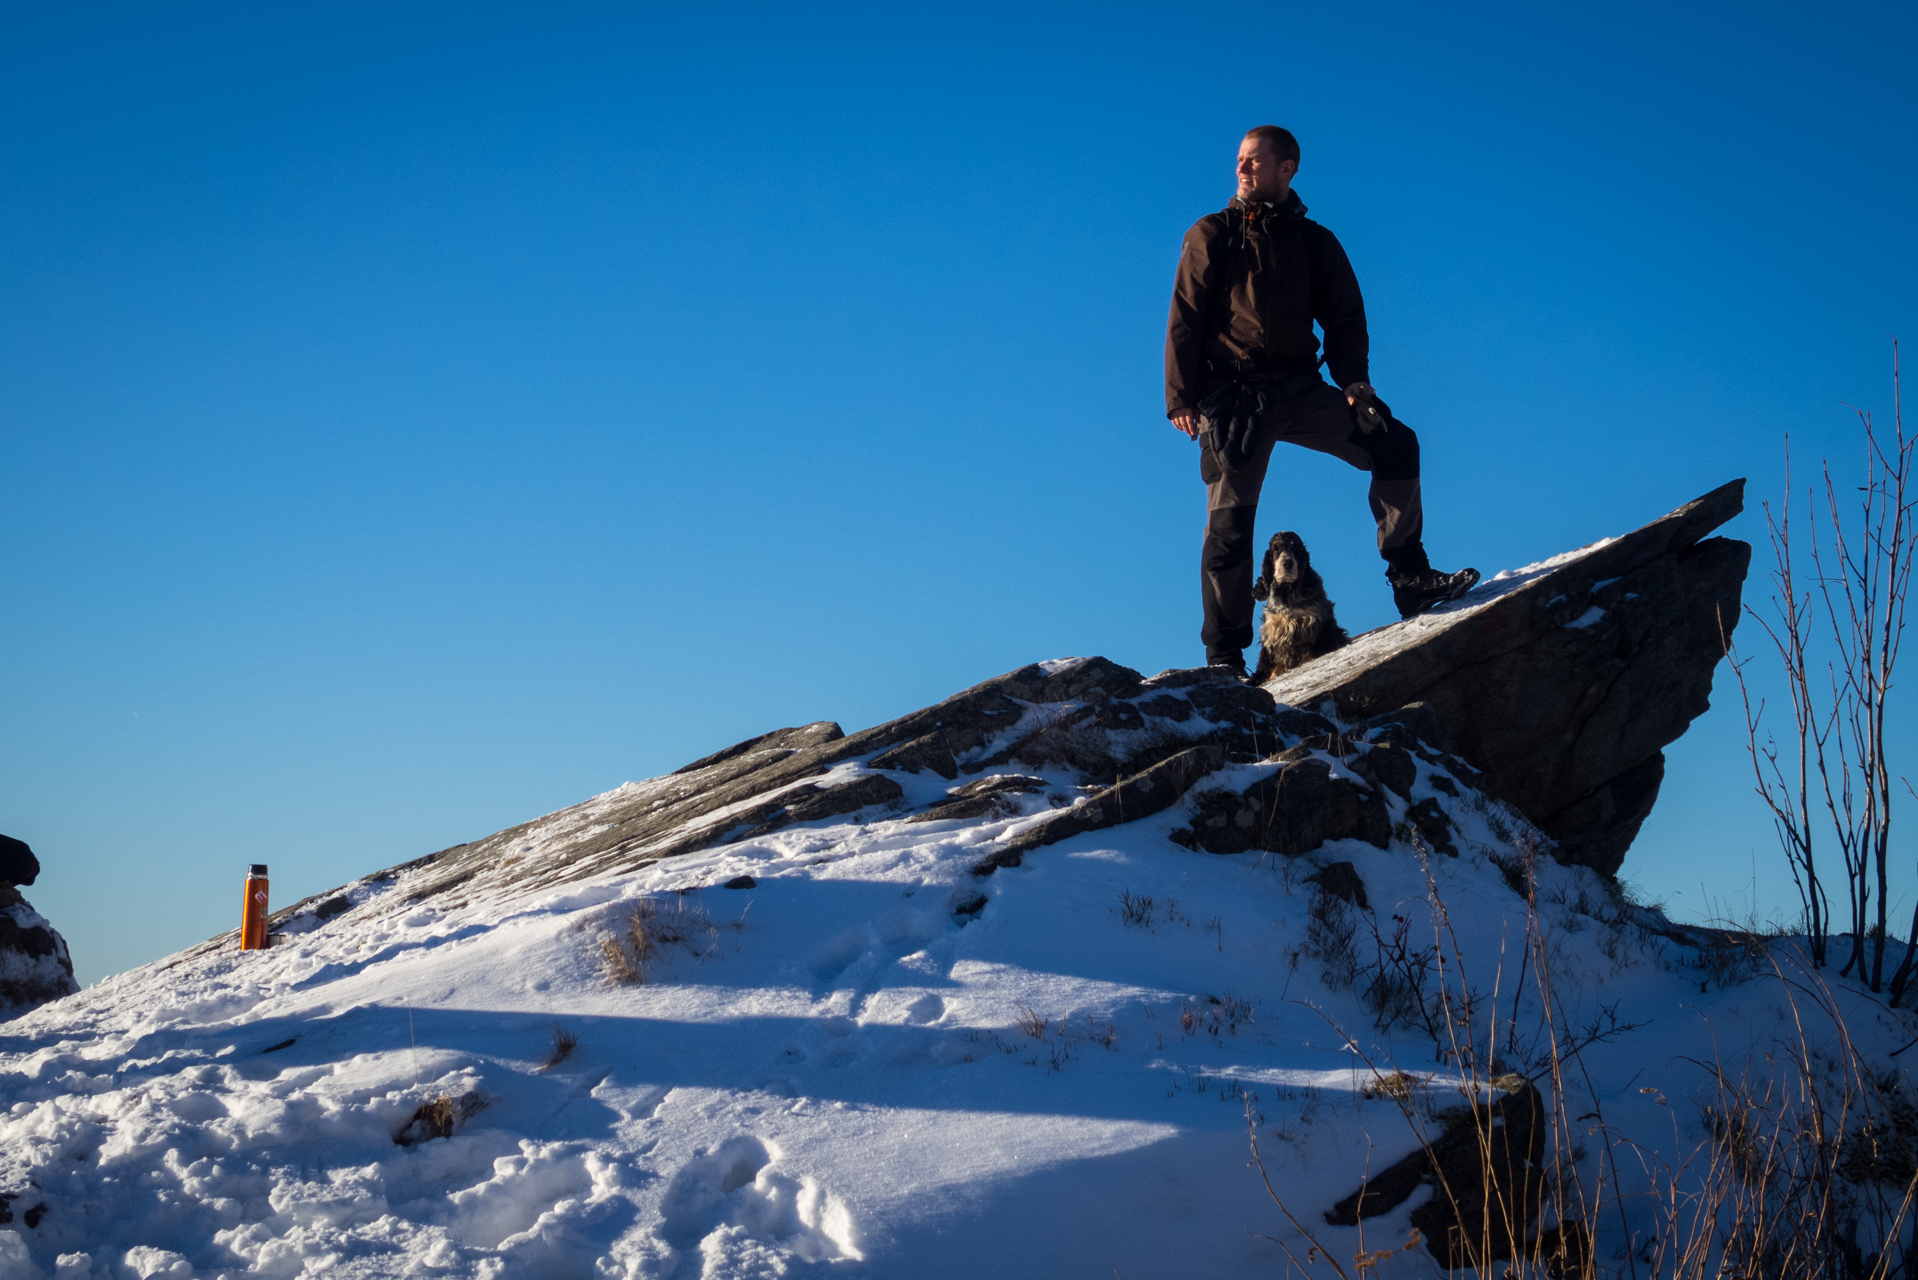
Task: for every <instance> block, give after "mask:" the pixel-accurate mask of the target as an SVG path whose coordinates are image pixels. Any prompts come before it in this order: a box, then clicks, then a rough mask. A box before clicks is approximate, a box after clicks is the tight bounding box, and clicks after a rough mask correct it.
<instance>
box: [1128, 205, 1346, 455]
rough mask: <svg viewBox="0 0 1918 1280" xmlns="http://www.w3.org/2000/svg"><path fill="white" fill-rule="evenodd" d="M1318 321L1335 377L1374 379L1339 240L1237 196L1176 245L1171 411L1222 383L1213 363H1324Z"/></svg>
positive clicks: (1301, 368)
mask: <svg viewBox="0 0 1918 1280" xmlns="http://www.w3.org/2000/svg"><path fill="white" fill-rule="evenodd" d="M1314 320H1316V321H1318V323H1319V326H1320V328H1322V329H1324V330H1325V357H1326V360H1325V362H1326V364H1327V365H1328V366H1329V368H1330V371H1331V374H1332V380H1333V382H1334V383H1336V384H1337V385H1338V386H1341V387H1349V386H1351V385H1352V384H1353V383H1354V382H1366V381H1369V378H1368V375H1367V369H1366V364H1367V353H1368V351H1369V345H1370V344H1369V343H1368V341H1367V339H1366V336H1365V300H1364V299H1363V298H1361V297H1360V296H1359V282H1358V278H1357V277H1356V276H1354V275H1353V274H1352V264H1351V262H1350V261H1348V260H1347V259H1346V256H1345V250H1344V249H1343V248H1342V247H1340V245H1339V242H1338V237H1336V236H1334V235H1333V234H1332V233H1331V232H1330V231H1327V230H1326V229H1325V228H1324V227H1322V226H1320V225H1319V224H1318V223H1316V222H1314V221H1312V220H1311V219H1310V218H1308V217H1306V216H1305V205H1304V204H1302V203H1301V202H1300V200H1299V194H1298V192H1296V191H1294V192H1290V193H1288V194H1287V197H1286V201H1285V203H1284V204H1281V205H1276V206H1275V205H1269V204H1252V205H1248V204H1246V203H1245V202H1243V201H1241V200H1238V199H1236V198H1235V199H1234V200H1233V201H1232V203H1231V205H1230V206H1228V207H1227V208H1225V209H1223V210H1221V211H1220V212H1218V213H1213V214H1208V215H1206V216H1205V217H1203V218H1200V219H1199V220H1198V221H1197V222H1195V223H1193V224H1192V229H1191V230H1190V231H1188V232H1186V233H1185V245H1184V247H1183V248H1181V249H1180V251H1179V275H1178V278H1177V280H1175V281H1174V282H1173V286H1172V314H1171V317H1170V318H1169V319H1168V320H1167V321H1166V327H1165V412H1166V416H1167V417H1171V416H1172V415H1173V414H1175V413H1179V412H1181V411H1191V412H1197V410H1198V404H1199V401H1200V400H1201V399H1203V398H1204V397H1205V393H1206V392H1207V390H1209V389H1210V388H1211V386H1212V385H1214V384H1215V383H1216V382H1217V381H1218V380H1219V379H1218V378H1217V377H1216V376H1215V375H1214V374H1211V373H1209V372H1208V367H1207V366H1208V362H1209V361H1211V362H1224V361H1242V360H1250V361H1252V362H1254V363H1255V364H1257V365H1258V366H1259V367H1260V370H1261V372H1270V373H1274V374H1277V375H1280V376H1283V375H1285V374H1288V373H1302V372H1305V371H1306V370H1309V369H1313V368H1315V367H1317V365H1318V360H1319V340H1318V337H1317V335H1316V334H1314V333H1313V332H1312V322H1313V321H1314Z"/></svg>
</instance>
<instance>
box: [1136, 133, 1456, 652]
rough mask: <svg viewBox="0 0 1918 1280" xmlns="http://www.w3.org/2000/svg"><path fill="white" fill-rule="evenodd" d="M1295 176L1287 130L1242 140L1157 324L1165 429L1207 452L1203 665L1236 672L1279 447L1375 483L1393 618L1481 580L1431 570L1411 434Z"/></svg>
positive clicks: (1248, 638) (1346, 272)
mask: <svg viewBox="0 0 1918 1280" xmlns="http://www.w3.org/2000/svg"><path fill="white" fill-rule="evenodd" d="M1298 170H1299V144H1298V140H1297V139H1296V138H1294V137H1293V136H1292V135H1291V133H1289V132H1288V131H1286V130H1284V129H1281V128H1279V127H1278V126H1277V125H1269V124H1262V125H1260V126H1259V127H1258V128H1256V129H1253V130H1252V131H1251V132H1250V133H1247V134H1246V135H1245V140H1244V141H1243V142H1242V143H1240V144H1239V165H1238V177H1239V190H1238V195H1237V196H1235V197H1234V198H1233V200H1232V203H1231V204H1230V205H1229V206H1227V207H1226V208H1225V209H1224V210H1223V211H1222V212H1219V213H1214V214H1209V215H1208V216H1206V217H1204V218H1201V219H1199V221H1198V222H1196V223H1194V224H1193V226H1192V229H1191V230H1190V231H1188V232H1186V233H1185V244H1184V247H1183V248H1182V249H1181V250H1180V253H1179V274H1178V278H1177V280H1176V281H1175V282H1174V284H1173V288H1172V314H1171V317H1170V319H1168V321H1167V322H1166V335H1165V411H1166V417H1168V418H1170V419H1171V420H1172V425H1173V426H1175V427H1177V428H1178V429H1179V430H1180V431H1183V432H1184V433H1185V434H1186V435H1187V436H1188V437H1189V438H1191V439H1193V440H1198V441H1199V442H1200V448H1201V452H1200V458H1199V474H1200V478H1201V479H1203V480H1204V481H1205V486H1206V489H1205V498H1206V501H1205V508H1206V528H1205V547H1204V550H1203V552H1202V554H1201V559H1200V584H1201V590H1202V592H1203V594H1204V601H1205V626H1204V628H1203V629H1202V630H1201V631H1200V633H1199V635H1200V637H1201V638H1202V639H1203V640H1204V641H1205V651H1206V661H1207V662H1208V663H1210V664H1215V665H1223V666H1226V667H1230V668H1234V669H1236V670H1237V671H1240V672H1243V671H1244V670H1245V656H1244V652H1243V651H1244V649H1245V647H1246V646H1247V645H1249V644H1251V643H1252V567H1253V551H1254V547H1253V539H1252V524H1253V518H1254V516H1255V515H1256V514H1257V511H1258V505H1259V490H1260V489H1261V488H1262V487H1263V485H1264V483H1265V471H1266V465H1267V463H1268V462H1269V461H1270V460H1271V457H1272V449H1273V446H1274V445H1276V444H1277V443H1278V442H1279V441H1281V440H1283V441H1285V442H1287V443H1288V444H1296V445H1303V446H1304V447H1305V448H1307V449H1315V450H1317V451H1318V452H1320V453H1329V454H1331V455H1332V456H1333V457H1335V458H1339V459H1342V460H1343V461H1346V462H1349V463H1351V464H1352V465H1353V466H1355V467H1357V468H1358V469H1359V470H1361V471H1369V472H1371V473H1372V484H1371V493H1370V499H1371V505H1372V517H1373V519H1374V520H1375V521H1376V522H1377V524H1378V544H1379V555H1381V556H1382V557H1384V559H1385V565H1386V578H1387V580H1388V581H1389V582H1390V583H1391V586H1392V600H1393V603H1394V604H1396V605H1397V606H1398V610H1399V615H1400V616H1401V617H1406V618H1409V617H1411V616H1413V615H1414V614H1416V613H1420V612H1422V611H1423V610H1426V609H1429V608H1432V607H1433V606H1434V605H1437V604H1442V603H1443V602H1445V601H1447V600H1453V599H1457V598H1458V597H1459V596H1461V595H1464V594H1465V593H1466V592H1467V591H1469V590H1471V588H1472V586H1473V585H1474V584H1475V583H1477V581H1478V571H1477V570H1476V569H1465V570H1461V571H1460V572H1458V573H1440V572H1438V571H1436V570H1434V569H1433V568H1432V566H1431V564H1430V562H1429V561H1427V559H1426V558H1425V544H1424V542H1423V540H1422V539H1423V534H1424V524H1425V518H1424V508H1423V505H1422V501H1421V497H1420V492H1419V445H1418V437H1417V436H1416V435H1414V434H1413V432H1412V429H1411V428H1410V427H1407V426H1406V425H1405V424H1404V423H1402V422H1400V421H1398V420H1397V419H1396V418H1393V417H1392V416H1391V413H1390V411H1389V410H1388V409H1386V407H1385V404H1384V402H1383V401H1381V400H1379V399H1378V397H1377V394H1376V393H1375V392H1374V391H1373V390H1372V387H1371V384H1370V383H1369V382H1367V380H1366V379H1367V377H1368V376H1369V374H1368V370H1367V368H1366V362H1367V354H1368V345H1369V344H1368V340H1367V338H1366V333H1365V302H1364V300H1363V299H1362V298H1361V297H1360V296H1359V282H1358V280H1357V278H1356V277H1355V276H1354V275H1353V274H1352V264H1351V263H1350V262H1348V261H1347V260H1346V257H1345V250H1344V249H1343V248H1341V247H1340V246H1339V242H1338V240H1337V239H1336V238H1335V237H1334V236H1333V235H1332V233H1331V232H1330V231H1327V230H1326V229H1325V228H1324V227H1321V226H1320V225H1319V224H1318V223H1316V222H1313V221H1312V220H1310V219H1309V218H1307V217H1306V216H1305V205H1304V204H1302V203H1300V201H1299V197H1298V195H1297V193H1295V192H1294V191H1293V190H1292V176H1293V175H1294V174H1295V173H1297V172H1298ZM1314 321H1317V322H1318V325H1319V327H1320V328H1321V329H1323V330H1324V331H1325V356H1324V358H1323V359H1321V358H1320V357H1319V342H1318V338H1317V336H1316V335H1315V334H1314V333H1313V332H1312V325H1313V322H1314ZM1321 364H1325V365H1327V366H1329V370H1330V372H1331V374H1332V380H1333V382H1334V383H1336V384H1337V386H1336V387H1333V386H1328V385H1326V383H1325V381H1324V379H1322V378H1321V377H1320V376H1319V366H1320V365H1321ZM1340 388H1342V390H1341V389H1340Z"/></svg>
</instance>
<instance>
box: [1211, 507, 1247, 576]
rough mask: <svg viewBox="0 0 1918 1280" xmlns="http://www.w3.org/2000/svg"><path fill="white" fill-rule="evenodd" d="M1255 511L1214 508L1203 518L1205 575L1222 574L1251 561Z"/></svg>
mask: <svg viewBox="0 0 1918 1280" xmlns="http://www.w3.org/2000/svg"><path fill="white" fill-rule="evenodd" d="M1257 514H1258V508H1256V507H1217V508H1215V509H1213V510H1211V511H1208V512H1207V513H1206V518H1205V571H1206V572H1207V573H1224V572H1226V571H1227V570H1229V569H1235V568H1237V567H1238V566H1239V565H1242V564H1246V563H1248V562H1249V561H1250V560H1251V559H1252V523H1253V520H1254V518H1255V517H1256V516H1257Z"/></svg>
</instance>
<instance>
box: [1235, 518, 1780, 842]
mask: <svg viewBox="0 0 1918 1280" xmlns="http://www.w3.org/2000/svg"><path fill="white" fill-rule="evenodd" d="M1743 505H1744V481H1742V480H1736V481H1733V482H1732V483H1730V484H1727V485H1724V486H1723V487H1721V488H1718V489H1714V490H1713V491H1712V492H1710V493H1708V494H1706V495H1705V496H1703V497H1702V498H1699V499H1698V500H1696V501H1694V502H1689V503H1687V504H1685V505H1684V506H1682V507H1680V508H1679V509H1678V510H1676V511H1674V512H1672V513H1671V514H1670V515H1668V516H1666V517H1665V518H1664V519H1662V520H1655V521H1653V522H1652V523H1651V524H1648V525H1646V526H1645V527H1643V528H1642V529H1638V530H1636V531H1634V532H1632V533H1628V534H1626V535H1625V536H1624V537H1622V538H1617V539H1613V540H1610V541H1607V542H1603V543H1599V544H1596V545H1594V546H1591V547H1587V548H1584V549H1583V550H1581V551H1577V552H1573V553H1571V554H1570V555H1566V556H1560V557H1558V558H1557V559H1556V560H1553V561H1548V562H1546V563H1545V564H1544V565H1540V566H1537V567H1535V568H1533V569H1530V570H1525V571H1521V572H1519V573H1516V574H1510V575H1503V574H1502V575H1500V576H1499V577H1498V578H1496V579H1494V580H1493V581H1491V582H1490V583H1487V584H1486V585H1485V586H1482V587H1480V588H1479V589H1478V590H1477V591H1474V592H1473V593H1472V594H1471V595H1469V596H1467V597H1466V598H1465V599H1464V600H1462V601H1460V602H1459V603H1458V604H1456V605H1453V606H1451V607H1449V608H1446V609H1443V610H1440V611H1438V612H1435V613H1431V614H1427V615H1425V616H1423V617H1420V618H1415V619H1413V620H1412V621H1410V622H1406V623H1400V624H1399V625H1397V626H1392V627H1385V628H1382V629H1380V630H1378V631H1373V632H1368V633H1367V634H1365V635H1363V636H1360V637H1359V638H1358V639H1357V640H1355V641H1353V643H1352V644H1350V645H1348V646H1347V647H1346V648H1344V649H1341V650H1339V651H1338V652H1336V653H1333V654H1330V655H1328V656H1327V657H1324V658H1321V659H1319V660H1318V661H1316V662H1311V663H1308V664H1306V665H1305V666H1303V667H1300V668H1298V669H1297V670H1295V671H1291V672H1288V673H1286V674H1285V675H1283V676H1281V677H1279V678H1278V679H1276V680H1274V681H1272V682H1270V683H1269V684H1267V685H1266V689H1267V690H1268V691H1269V692H1270V693H1271V694H1272V695H1273V697H1275V698H1276V699H1278V700H1279V701H1280V702H1284V703H1289V704H1291V705H1293V706H1298V707H1311V708H1314V709H1322V708H1325V707H1327V705H1328V704H1329V706H1330V709H1331V710H1332V711H1333V713H1334V714H1337V715H1339V716H1342V717H1345V718H1348V719H1350V718H1360V717H1364V716H1369V715H1373V714H1376V713H1378V712H1381V711H1387V710H1390V709H1392V708H1396V707H1403V706H1406V705H1407V704H1410V703H1413V702H1422V703H1424V704H1426V705H1427V706H1428V707H1430V708H1432V709H1433V711H1435V712H1436V713H1437V715H1438V718H1439V720H1440V721H1442V722H1443V724H1444V726H1445V731H1446V734H1447V737H1448V739H1449V743H1448V745H1449V746H1450V748H1451V749H1452V750H1453V751H1454V752H1455V753H1456V754H1458V755H1460V756H1463V757H1464V758H1465V759H1466V760H1469V761H1470V762H1471V763H1472V764H1473V765H1474V766H1476V767H1477V768H1478V769H1479V770H1480V771H1481V772H1482V773H1483V775H1484V781H1485V785H1486V789H1487V790H1489V791H1490V792H1491V793H1492V794H1493V795H1496V796H1498V797H1499V798H1500V799H1502V800H1505V801H1507V802H1509V803H1511V804H1512V805H1513V806H1514V807H1516V808H1517V809H1518V810H1519V811H1520V812H1521V813H1523V814H1525V815H1526V817H1528V818H1530V819H1531V820H1532V821H1533V822H1534V823H1535V824H1537V826H1538V827H1539V828H1540V830H1542V831H1543V832H1544V833H1545V834H1546V835H1547V836H1549V837H1551V838H1552V839H1553V840H1554V841H1556V842H1557V847H1556V848H1555V849H1554V850H1553V856H1554V857H1556V858H1558V860H1559V861H1561V862H1570V863H1578V864H1582V865H1585V866H1589V867H1593V868H1596V869H1597V870H1599V871H1602V872H1604V873H1606V874H1607V875H1610V874H1614V873H1616V872H1617V870H1618V868H1619V865H1620V863H1622V862H1623V861H1624V858H1625V851H1626V849H1628V848H1629V847H1630V846H1631V842H1632V839H1633V837H1634V836H1636V835H1637V834H1638V828H1639V825H1640V824H1641V823H1642V822H1644V820H1645V817H1646V815H1647V814H1649V813H1650V812H1651V809H1652V803H1653V801H1655V800H1656V799H1657V798H1658V787H1659V783H1660V782H1661V781H1662V780H1663V778H1664V774H1665V757H1664V748H1665V747H1666V746H1667V745H1669V744H1670V743H1672V742H1673V741H1675V740H1676V739H1677V738H1678V737H1679V735H1681V734H1682V733H1684V732H1685V729H1686V727H1687V726H1689V725H1690V724H1691V722H1692V721H1693V720H1694V719H1695V718H1697V717H1698V716H1699V715H1702V714H1703V713H1704V712H1705V710H1706V708H1707V707H1709V706H1710V697H1711V683H1712V671H1713V669H1714V668H1715V667H1716V666H1717V665H1718V660H1719V659H1720V658H1721V657H1723V656H1724V653H1725V649H1726V646H1727V644H1728V643H1729V641H1730V637H1731V633H1732V629H1733V628H1734V627H1735V626H1737V624H1738V614H1739V605H1740V593H1741V591H1742V588H1743V585H1744V581H1745V571H1746V569H1747V567H1748V566H1749V564H1750V562H1751V547H1750V546H1749V545H1748V544H1746V543H1743V542H1737V541H1733V540H1731V539H1728V538H1707V537H1706V536H1705V535H1706V534H1708V533H1710V532H1711V531H1712V530H1714V529H1716V528H1717V527H1718V526H1719V525H1721V524H1723V523H1725V521H1727V520H1729V519H1731V518H1732V517H1733V516H1735V515H1737V514H1738V513H1739V511H1740V510H1742V509H1743Z"/></svg>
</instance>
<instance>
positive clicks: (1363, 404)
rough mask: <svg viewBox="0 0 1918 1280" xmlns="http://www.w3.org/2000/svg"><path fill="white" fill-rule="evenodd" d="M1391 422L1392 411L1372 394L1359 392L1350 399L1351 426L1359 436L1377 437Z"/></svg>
mask: <svg viewBox="0 0 1918 1280" xmlns="http://www.w3.org/2000/svg"><path fill="white" fill-rule="evenodd" d="M1391 422H1392V410H1391V409H1390V408H1388V407H1387V406H1386V403H1385V401H1383V400H1381V399H1379V398H1378V396H1377V395H1376V394H1374V393H1373V392H1371V391H1360V392H1358V393H1356V394H1355V395H1354V396H1353V397H1352V425H1353V426H1354V427H1357V428H1358V431H1359V434H1360V435H1365V436H1370V435H1377V434H1378V433H1379V432H1381V431H1384V430H1386V429H1387V427H1389V426H1390V425H1391Z"/></svg>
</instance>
